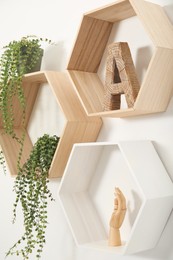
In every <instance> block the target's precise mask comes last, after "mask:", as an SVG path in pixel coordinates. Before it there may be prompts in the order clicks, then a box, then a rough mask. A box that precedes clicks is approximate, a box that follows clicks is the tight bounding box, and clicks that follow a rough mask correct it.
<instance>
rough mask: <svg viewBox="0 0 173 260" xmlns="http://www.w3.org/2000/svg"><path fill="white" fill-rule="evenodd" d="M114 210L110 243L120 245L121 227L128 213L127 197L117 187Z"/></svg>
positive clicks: (110, 223)
mask: <svg viewBox="0 0 173 260" xmlns="http://www.w3.org/2000/svg"><path fill="white" fill-rule="evenodd" d="M115 196H116V198H115V200H114V211H113V213H112V216H111V219H110V222H109V225H110V233H109V245H110V246H120V245H121V237H120V232H119V228H120V227H121V225H122V223H123V221H124V217H125V214H126V199H125V197H124V195H123V193H122V192H121V190H120V189H119V188H115Z"/></svg>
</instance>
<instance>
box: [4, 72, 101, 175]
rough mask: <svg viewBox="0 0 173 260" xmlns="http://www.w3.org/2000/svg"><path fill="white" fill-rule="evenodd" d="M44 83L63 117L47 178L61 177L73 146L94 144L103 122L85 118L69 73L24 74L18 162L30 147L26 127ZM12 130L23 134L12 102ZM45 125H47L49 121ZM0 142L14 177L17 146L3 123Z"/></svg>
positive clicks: (26, 156) (18, 107) (16, 107)
mask: <svg viewBox="0 0 173 260" xmlns="http://www.w3.org/2000/svg"><path fill="white" fill-rule="evenodd" d="M43 83H48V85H49V87H50V89H51V90H52V93H53V95H54V96H55V98H56V101H57V104H58V105H59V107H60V109H61V110H62V113H63V115H64V117H65V121H66V122H65V126H64V130H63V133H62V136H61V137H60V141H59V143H58V147H57V149H56V152H55V155H54V158H53V161H52V164H51V167H50V171H49V177H50V178H52V177H61V176H62V175H63V173H64V169H65V166H66V163H67V160H68V157H69V155H70V152H71V149H72V146H73V144H74V143H81V142H82V143H83V142H93V141H95V140H96V139H97V136H98V134H99V131H100V128H101V126H102V120H101V119H100V118H99V117H97V118H96V117H95V118H93V119H92V118H88V116H87V115H86V113H85V111H84V109H83V107H82V105H81V103H80V101H79V99H78V97H77V95H76V92H75V90H74V89H73V86H72V84H71V82H70V80H69V77H68V74H67V73H65V72H56V71H39V72H34V73H30V74H26V75H25V76H24V78H23V88H24V94H25V97H26V120H25V129H24V131H25V132H26V137H25V143H24V149H23V153H22V158H21V163H22V164H23V163H24V162H25V161H26V160H27V158H28V157H29V154H30V151H31V149H32V147H33V145H32V142H31V139H30V136H29V133H28V131H27V125H28V122H29V119H30V116H31V113H32V110H33V106H34V103H35V100H36V97H37V93H38V90H39V88H40V87H41V85H42V84H43ZM14 109H15V122H14V126H15V131H16V133H17V135H18V136H20V135H21V133H22V131H23V130H22V126H21V125H22V123H21V114H20V105H19V103H18V102H17V100H14ZM47 123H48V124H49V118H48V121H47ZM0 133H1V134H0V143H1V147H2V150H3V152H4V155H5V158H6V161H7V164H8V167H9V170H10V173H11V175H16V174H17V158H18V157H17V156H18V151H19V144H18V143H17V142H16V141H15V140H13V139H12V138H11V137H10V136H8V135H6V134H3V124H2V121H0Z"/></svg>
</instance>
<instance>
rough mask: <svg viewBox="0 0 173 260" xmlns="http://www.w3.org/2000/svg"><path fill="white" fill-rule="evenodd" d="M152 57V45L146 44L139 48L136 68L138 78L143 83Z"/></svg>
mask: <svg viewBox="0 0 173 260" xmlns="http://www.w3.org/2000/svg"><path fill="white" fill-rule="evenodd" d="M151 57H152V50H151V47H150V46H145V47H141V48H139V49H137V55H136V61H135V68H136V74H137V77H138V80H139V82H140V84H141V82H142V81H143V78H144V76H145V73H146V71H147V69H148V65H149V63H150V60H151Z"/></svg>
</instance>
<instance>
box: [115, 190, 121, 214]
mask: <svg viewBox="0 0 173 260" xmlns="http://www.w3.org/2000/svg"><path fill="white" fill-rule="evenodd" d="M116 198H117V201H118V208H117V211H116V214H119V213H120V212H121V210H122V201H121V195H120V193H119V192H117V193H116Z"/></svg>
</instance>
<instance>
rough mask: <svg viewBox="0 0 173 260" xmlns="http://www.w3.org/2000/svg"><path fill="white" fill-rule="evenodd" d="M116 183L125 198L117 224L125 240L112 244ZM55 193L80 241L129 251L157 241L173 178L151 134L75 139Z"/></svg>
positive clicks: (168, 207) (172, 198) (170, 199)
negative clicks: (111, 140)
mask: <svg viewBox="0 0 173 260" xmlns="http://www.w3.org/2000/svg"><path fill="white" fill-rule="evenodd" d="M76 180H78V181H77V182H76ZM115 186H116V187H119V188H120V189H121V190H122V192H123V194H124V196H125V198H126V204H127V212H126V216H125V219H124V222H123V224H122V227H121V228H120V232H121V238H122V241H123V244H122V246H119V247H110V246H108V232H109V221H110V217H111V214H112V212H113V207H114V205H113V204H114V188H115ZM59 199H60V202H61V205H62V208H63V211H64V213H65V216H66V219H67V221H68V223H69V226H70V228H71V231H72V234H73V236H74V239H75V242H76V244H77V245H78V246H82V247H90V248H93V249H98V250H104V251H106V252H112V253H114V254H133V253H137V252H140V251H144V250H148V249H151V248H153V247H155V246H156V244H157V242H158V240H159V238H160V236H161V233H162V231H163V229H164V226H165V224H166V222H167V219H168V217H169V215H170V212H171V210H172V207H173V183H172V181H171V179H170V178H169V176H168V174H167V172H166V170H165V168H164V166H163V164H162V162H161V160H160V158H159V156H158V154H157V152H156V150H155V148H154V145H153V143H152V142H150V141H149V140H147V141H143V140H142V141H123V142H118V143H99V142H96V143H88V144H76V145H74V146H73V149H72V152H71V155H70V157H69V161H68V163H67V166H66V169H65V172H64V175H63V178H62V181H61V184H60V188H59Z"/></svg>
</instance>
